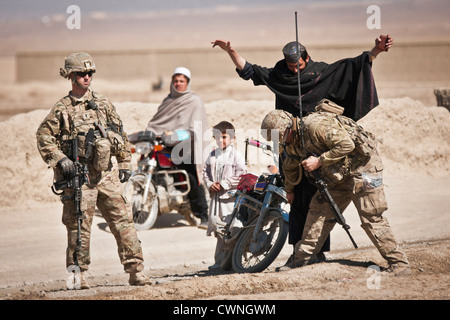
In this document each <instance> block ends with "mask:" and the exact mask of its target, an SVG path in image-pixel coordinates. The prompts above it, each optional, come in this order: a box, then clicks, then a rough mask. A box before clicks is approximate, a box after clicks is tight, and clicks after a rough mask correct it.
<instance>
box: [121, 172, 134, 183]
mask: <svg viewBox="0 0 450 320" xmlns="http://www.w3.org/2000/svg"><path fill="white" fill-rule="evenodd" d="M130 177H131V170H128V169H120V170H119V179H120V182H121V183H124V182H126V181H128V179H130Z"/></svg>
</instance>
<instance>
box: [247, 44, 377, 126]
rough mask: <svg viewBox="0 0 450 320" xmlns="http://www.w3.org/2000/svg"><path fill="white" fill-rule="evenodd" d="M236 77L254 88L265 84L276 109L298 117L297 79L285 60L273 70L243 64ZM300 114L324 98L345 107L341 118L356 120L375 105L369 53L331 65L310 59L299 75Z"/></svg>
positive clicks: (309, 109)
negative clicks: (250, 83)
mask: <svg viewBox="0 0 450 320" xmlns="http://www.w3.org/2000/svg"><path fill="white" fill-rule="evenodd" d="M238 74H239V75H240V76H241V77H242V78H243V79H245V80H249V79H252V80H253V83H254V85H255V86H257V85H265V86H267V87H268V88H269V89H270V90H271V91H272V92H273V93H274V94H275V97H276V98H275V99H276V101H275V108H276V109H283V110H286V111H288V112H290V113H292V114H293V115H295V116H299V115H300V112H299V107H298V103H297V100H298V93H299V91H298V85H297V83H298V77H297V75H296V74H294V73H293V72H292V71H290V70H289V69H288V67H287V65H286V62H285V60H280V61H278V62H277V63H276V65H275V66H274V67H273V68H266V67H261V66H258V65H255V64H253V65H251V64H249V63H247V64H246V66H245V68H244V70H242V71H238ZM300 83H301V93H302V110H303V115H306V114H307V113H309V112H313V111H315V110H314V108H315V106H316V105H317V103H318V102H319V101H320V100H321V99H324V98H327V99H330V100H332V101H334V102H335V103H337V104H338V105H340V106H342V107H344V109H345V111H344V115H345V116H347V117H349V118H351V119H353V120H355V121H357V120H359V119H361V118H362V117H364V116H365V115H366V114H367V113H368V112H369V111H370V110H372V109H373V108H375V107H376V106H377V105H378V96H377V91H376V88H375V82H374V80H373V75H372V63H371V62H370V60H369V52H364V53H362V54H361V55H359V56H357V57H355V58H347V59H342V60H339V61H336V62H335V63H333V64H327V63H325V62H315V61H312V60H311V59H310V61H309V62H308V63H307V65H306V68H305V69H304V70H303V71H302V72H301V73H300Z"/></svg>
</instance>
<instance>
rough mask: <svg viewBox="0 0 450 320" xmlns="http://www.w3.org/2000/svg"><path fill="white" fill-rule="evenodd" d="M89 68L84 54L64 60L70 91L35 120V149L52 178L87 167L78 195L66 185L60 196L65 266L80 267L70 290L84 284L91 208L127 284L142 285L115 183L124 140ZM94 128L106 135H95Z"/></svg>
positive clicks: (124, 169)
mask: <svg viewBox="0 0 450 320" xmlns="http://www.w3.org/2000/svg"><path fill="white" fill-rule="evenodd" d="M95 71H96V68H95V63H94V60H93V59H92V57H91V56H90V55H89V54H87V53H72V54H71V55H69V56H68V57H67V58H66V59H65V65H64V68H61V70H60V74H61V76H62V77H64V78H66V79H68V80H70V81H71V83H72V90H71V91H70V92H69V94H68V95H67V96H65V97H64V98H62V99H61V100H59V101H58V102H57V103H56V104H55V106H54V107H53V108H52V110H51V111H50V113H49V114H48V116H47V117H46V118H45V119H44V120H43V122H42V123H41V124H40V126H39V128H38V130H37V133H36V138H37V147H38V150H39V152H40V154H41V156H42V158H43V160H44V161H45V162H46V163H47V164H48V165H49V166H50V167H52V168H53V169H54V172H55V181H57V182H61V181H64V180H66V181H68V180H70V179H73V177H75V176H76V174H79V166H77V165H78V164H79V163H80V164H81V165H83V166H86V168H87V170H86V171H87V173H86V171H84V174H85V175H87V177H83V180H84V181H86V183H85V184H83V185H82V186H81V199H75V196H74V193H75V190H74V188H72V187H69V184H67V185H66V186H65V187H64V189H63V194H62V196H61V200H62V202H63V205H64V207H63V216H62V221H63V223H64V225H65V226H66V228H67V235H68V241H67V251H66V264H67V268H68V270H69V267H70V266H73V265H76V266H78V267H79V269H80V270H79V271H81V283H80V287H79V288H77V287H76V289H88V288H89V285H88V283H87V280H86V271H87V270H88V267H89V264H90V251H89V246H90V235H91V225H92V219H93V217H94V212H95V207H96V206H97V208H98V209H99V210H100V212H101V214H102V216H103V217H104V218H105V220H106V222H107V223H108V226H109V227H110V229H111V233H112V234H113V235H114V237H115V238H116V241H117V245H118V252H119V257H120V261H121V263H122V264H123V265H124V269H125V271H126V272H127V273H129V274H130V280H129V283H130V284H131V285H145V284H149V283H150V280H149V279H148V278H147V277H146V276H145V275H143V273H142V270H143V269H144V265H143V253H142V248H141V244H140V241H139V239H138V237H137V234H136V230H135V227H134V224H133V223H132V221H130V220H129V219H128V214H127V207H126V205H125V202H124V200H123V198H122V196H121V190H120V189H121V186H120V182H125V181H126V180H128V178H129V177H130V174H131V170H130V168H131V165H130V161H131V154H130V149H129V143H128V139H127V137H126V135H125V133H124V132H123V128H122V122H121V120H120V117H119V115H118V114H117V113H116V109H115V107H114V106H113V105H112V103H111V102H110V101H109V100H108V98H106V97H105V96H103V95H101V94H99V93H97V92H94V91H92V89H91V87H90V85H91V82H92V76H93V73H94V72H95ZM99 128H102V129H103V130H104V131H103V133H104V135H106V136H104V135H103V134H101V133H100V130H99ZM90 132H95V138H93V141H90V142H91V143H92V144H91V145H89V143H88V138H87V137H88V136H89V133H90ZM72 141H74V142H72ZM75 141H76V143H77V144H76V145H75V146H77V145H78V148H76V149H78V151H77V153H79V160H78V159H74V157H73V150H74V148H71V147H70V146H73V145H72V144H71V143H75ZM87 150H92V152H90V151H89V152H88V151H87ZM88 154H90V155H88ZM112 156H115V157H116V159H117V162H118V167H119V171H117V169H116V168H114V166H113V163H112V161H111V160H112ZM77 158H78V157H77ZM119 178H120V181H119ZM76 200H79V202H78V203H81V204H80V207H81V208H80V210H78V208H76V205H75V202H76ZM80 211H81V218H82V222H81V232H79V231H78V223H79V220H78V219H77V214H76V213H79V212H80ZM79 233H81V234H79ZM80 238H81V239H80ZM78 240H81V244H80V247H81V248H80V247H79V246H78V245H77V242H78ZM74 251H75V252H76V254H75V255H74Z"/></svg>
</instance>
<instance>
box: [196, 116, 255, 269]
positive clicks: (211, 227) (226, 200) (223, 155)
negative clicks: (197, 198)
mask: <svg viewBox="0 0 450 320" xmlns="http://www.w3.org/2000/svg"><path fill="white" fill-rule="evenodd" d="M234 133H235V132H234V126H233V125H232V124H231V123H229V122H227V121H222V122H219V123H218V124H216V125H215V126H214V127H213V136H214V138H215V139H216V143H217V146H218V147H217V148H216V149H214V150H213V151H212V152H211V154H210V155H209V156H208V159H207V160H206V163H205V166H204V167H203V181H204V183H205V185H206V187H207V188H208V190H209V193H210V197H211V203H210V206H209V219H208V221H209V223H208V231H207V235H208V236H209V235H211V233H212V232H214V235H215V236H216V238H217V245H216V251H215V253H214V262H215V263H214V265H212V266H210V267H209V269H210V270H213V269H218V268H220V263H221V261H222V260H223V259H224V247H225V244H224V242H223V239H222V237H221V236H220V235H219V234H218V233H217V232H216V226H215V224H214V223H213V221H218V220H220V221H226V218H227V216H229V215H230V214H231V212H232V211H233V207H234V199H233V197H232V196H230V195H229V194H228V191H229V190H232V189H236V188H237V185H238V183H239V179H240V176H241V175H243V174H245V173H246V171H247V170H246V167H245V159H244V157H243V156H242V154H241V153H240V152H239V151H237V150H236V149H235V148H234V147H233V145H232V144H233V142H234V141H235V136H234ZM226 222H228V221H226Z"/></svg>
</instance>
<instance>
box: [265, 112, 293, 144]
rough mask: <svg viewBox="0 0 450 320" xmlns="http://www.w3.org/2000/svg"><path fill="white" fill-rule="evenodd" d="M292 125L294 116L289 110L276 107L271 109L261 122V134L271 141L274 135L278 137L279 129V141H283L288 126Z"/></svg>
mask: <svg viewBox="0 0 450 320" xmlns="http://www.w3.org/2000/svg"><path fill="white" fill-rule="evenodd" d="M291 125H292V116H291V114H290V113H289V112H287V111H284V110H280V109H275V110H272V111H270V112H269V113H268V114H267V115H266V116H265V117H264V119H263V121H262V123H261V134H262V135H263V137H265V138H266V140H267V141H271V140H272V137H276V132H272V130H277V131H278V139H279V140H278V141H280V142H281V141H283V135H284V132H285V131H286V129H287V127H289V126H291Z"/></svg>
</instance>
